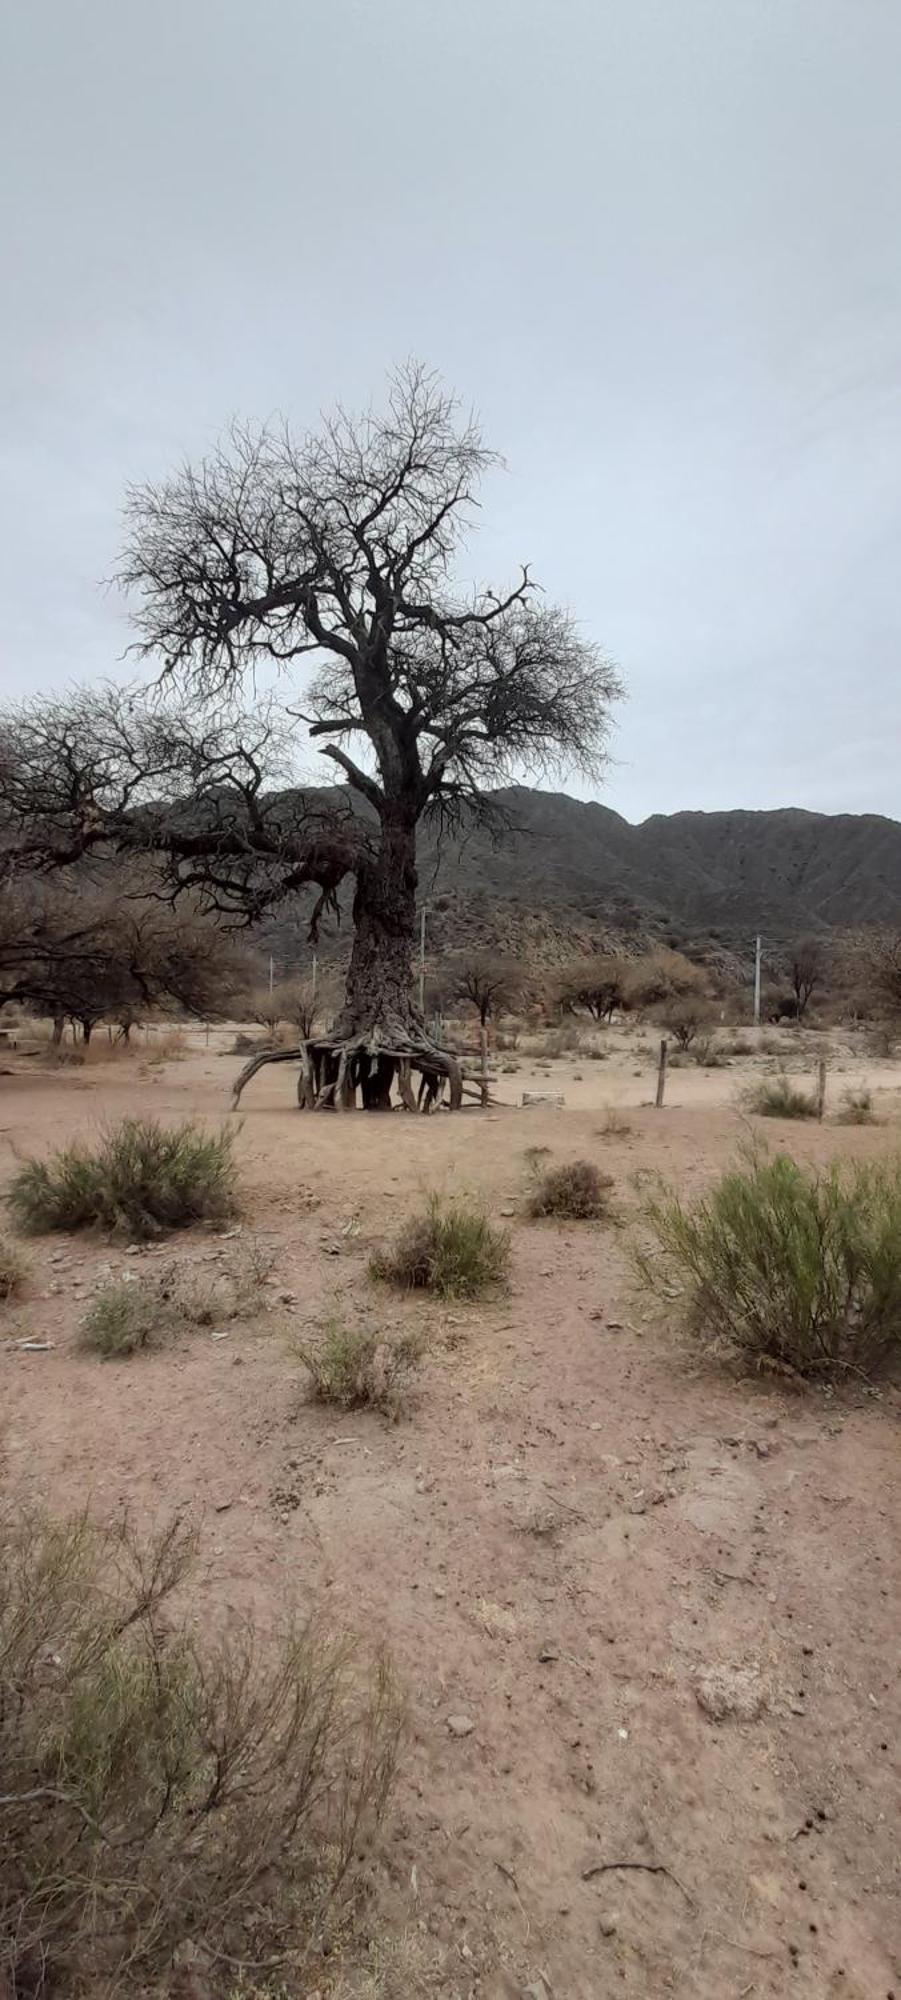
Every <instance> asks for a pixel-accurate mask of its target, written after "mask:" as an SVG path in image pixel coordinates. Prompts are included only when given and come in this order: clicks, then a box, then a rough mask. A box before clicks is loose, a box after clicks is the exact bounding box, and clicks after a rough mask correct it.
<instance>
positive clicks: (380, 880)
mask: <svg viewBox="0 0 901 2000" xmlns="http://www.w3.org/2000/svg"><path fill="white" fill-rule="evenodd" d="M416 881H417V876H416V817H415V814H413V813H410V812H407V811H404V810H401V809H398V810H396V811H395V812H393V813H392V812H390V811H386V812H385V813H384V814H383V816H382V832H381V841H380V845H379V848H378V851H377V853H376V854H375V855H374V856H372V858H370V857H368V856H367V857H365V858H364V859H363V861H361V862H360V863H359V864H358V867H357V876H356V891H355V894H354V901H353V926H354V940H353V948H352V951H351V958H350V966H349V968H348V973H347V983H346V985H345V989H344V1004H343V1006H342V1008H341V1012H340V1014H339V1015H338V1018H337V1020H336V1021H335V1023H334V1026H333V1027H332V1028H331V1029H330V1030H329V1031H328V1033H327V1034H325V1035H316V1036H308V1037H305V1039H304V1041H303V1042H302V1044H301V1046H300V1048H299V1049H288V1050H279V1051H278V1052H274V1051H267V1052H264V1053H261V1054H260V1055H257V1056H253V1057H252V1058H251V1060H250V1062H249V1063H247V1064H246V1065H245V1067H244V1069H243V1070H242V1071H241V1074H240V1076H239V1077H238V1079H237V1082H236V1084H235V1095H234V1102H235V1104H237V1103H238V1101H239V1099H240V1095H241V1092H242V1090H243V1089H244V1085H245V1084H246V1083H249V1081H250V1078H251V1077H252V1076H254V1075H255V1074H256V1072H257V1070H258V1069H261V1068H262V1067H263V1065H264V1064H265V1063H268V1062H285V1061H290V1060H292V1059H294V1060H296V1058H297V1057H298V1056H299V1057H300V1065H301V1067H300V1075H299V1078H298V1085H297V1102H298V1104H299V1105H300V1106H301V1108H302V1109H303V1110H345V1111H346V1110H349V1109H350V1108H351V1107H352V1106H353V1105H354V1104H355V1103H356V1102H357V1097H358V1093H359V1097H360V1098H361V1100H362V1103H363V1107H364V1109H365V1110H366V1111H390V1110H391V1092H392V1088H393V1087H394V1086H395V1085H396V1087H397V1090H398V1092H399V1095H400V1099H401V1102H402V1104H403V1106H404V1109H405V1110H407V1111H415V1110H416V1109H417V1101H416V1096H415V1094H414V1089H413V1081H412V1075H413V1072H414V1071H417V1072H418V1073H419V1076H420V1077H421V1079H422V1081H421V1087H420V1105H421V1107H422V1108H423V1109H425V1110H428V1109H429V1108H430V1107H431V1105H432V1104H433V1103H434V1102H435V1099H436V1097H437V1095H438V1093H439V1091H440V1089H441V1088H442V1087H443V1086H444V1085H445V1084H447V1085H449V1089H450V1100H449V1101H450V1106H451V1109H452V1110H454V1109H456V1108H457V1107H458V1106H459V1104H460V1100H461V1094H462V1078H461V1074H460V1066H459V1064H458V1063H457V1061H456V1059H455V1058H454V1057H453V1056H452V1055H451V1054H450V1053H449V1051H448V1050H446V1049H441V1048H440V1047H439V1046H438V1044H437V1043H436V1042H434V1041H433V1040H432V1037H431V1036H430V1034H429V1032H428V1029H427V1028H426V1025H425V1022H424V1021H423V1019H422V1017H421V1015H420V1012H419V1008H418V1006H417V1004H416V1000H415V998H414V993H413V952H414V948H415V942H416Z"/></svg>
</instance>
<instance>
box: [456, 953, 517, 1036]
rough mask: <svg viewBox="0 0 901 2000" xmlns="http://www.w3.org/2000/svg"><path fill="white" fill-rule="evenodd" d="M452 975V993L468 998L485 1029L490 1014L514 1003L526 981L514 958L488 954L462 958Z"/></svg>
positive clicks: (461, 998) (460, 997)
mask: <svg viewBox="0 0 901 2000" xmlns="http://www.w3.org/2000/svg"><path fill="white" fill-rule="evenodd" d="M449 975H450V976H449V982H448V984H449V991H450V994H451V996H452V997H453V998H454V999H456V1000H468V1001H469V1003H470V1006H472V1007H474V1008H475V1010H476V1013H477V1014H478V1017H479V1020H480V1022H481V1025H482V1027H483V1028H484V1027H485V1026H486V1025H487V1023H488V1020H489V1018H490V1017H492V1016H494V1015H495V1014H498V1013H500V1011H501V1009H502V1008H505V1007H510V1006H511V1005H512V1004H513V1002H514V1000H515V999H516V997H517V994H518V993H520V992H521V990H522V984H523V974H522V970H521V968H520V967H519V966H517V965H515V964H514V963H513V960H512V959H505V958H498V957H495V956H493V955H488V954H484V955H482V954H479V955H478V956H475V957H472V958H463V959H461V960H459V961H458V962H457V964H456V966H451V967H450V968H449Z"/></svg>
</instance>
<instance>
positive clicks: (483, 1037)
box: [479, 1021, 488, 1111]
mask: <svg viewBox="0 0 901 2000" xmlns="http://www.w3.org/2000/svg"><path fill="white" fill-rule="evenodd" d="M479 1043H480V1047H481V1052H482V1079H481V1081H482V1110H483V1111H485V1110H487V1108H488V1028H487V1026H486V1023H485V1022H484V1021H483V1022H482V1023H481V1027H480V1030H479Z"/></svg>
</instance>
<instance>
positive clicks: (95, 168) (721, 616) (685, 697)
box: [0, 0, 901, 818]
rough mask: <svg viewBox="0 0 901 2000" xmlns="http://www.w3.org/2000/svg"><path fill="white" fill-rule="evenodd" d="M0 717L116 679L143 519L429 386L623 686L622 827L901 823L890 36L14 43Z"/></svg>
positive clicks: (331, 0) (696, 13) (183, 34)
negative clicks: (229, 425)
mask: <svg viewBox="0 0 901 2000" xmlns="http://www.w3.org/2000/svg"><path fill="white" fill-rule="evenodd" d="M4 41H5V49H4V62H3V77H2V84H0V93H2V105H0V110H2V120H0V149H2V154H3V161H2V167H3V171H2V176H0V187H2V241H3V269H4V277H5V287H4V290H5V306H4V311H3V316H2V324H0V384H2V389H0V394H2V430H0V453H2V470H3V481H2V497H0V590H2V603H3V606H4V611H5V618H4V626H3V673H4V688H5V692H6V693H7V694H8V693H11V692H12V693H19V692H22V691H24V690H25V689H26V688H32V687H34V688H48V687H51V686H56V685H60V684H62V683H65V682H68V681H71V680H73V679H79V678H83V677H86V676H91V675H99V674H101V673H104V672H107V671H109V669H110V667H111V666H112V665H113V663H114V661H115V659H116V656H117V655H118V654H119V653H121V650H122V647H123V645H124V644H125V642H126V640H127V626H126V623H125V619H124V614H123V610H122V607H121V605H120V604H119V602H118V601H117V600H116V599H115V597H110V596H109V595H106V594H104V593H103V592H102V591H101V590H100V589H99V587H98V584H99V580H100V579H101V578H102V577H103V576H104V575H105V574H107V573H108V572H109V571H110V569H111V568H112V567H113V565H114V561H115V554H116V548H117V542H118V535H119V509H120V505H121V499H122V493H123V489H124V486H125V483H126V482H127V481H128V480H129V479H136V478H143V477H146V476H152V475H155V474H159V473H161V472H163V471H165V470H166V469H167V468H168V467H169V466H170V465H171V464H172V463H173V462H174V461H176V460H178V459H180V458H181V457H182V456H184V455H186V454H188V455H192V454H195V453H198V452H201V451H203V449H204V448H205V447H206V446H207V445H208V444H209V443H210V441H211V440H212V438H213V437H214V436H215V434H216V432H217V430H218V429H219V428H220V426H221V424H222V423H223V421H224V420H226V419H227V418H228V417H229V416H230V415H231V414H233V413H238V414H242V415H248V416H261V417H262V416H266V415H268V414H271V413H272V412H274V411H276V410H282V411H285V412H286V413H288V414H290V415H291V416H292V418H293V419H294V420H295V421H296V423H297V424H298V426H300V427H302V426H303V425H304V424H305V423H307V422H309V421H312V420H314V419H315V415H316V412H317V410H318V409H319V408H320V407H321V406H323V405H326V404H329V403H331V402H332V401H334V400H335V399H336V398H338V397H341V398H342V399H343V400H345V401H346V402H348V403H351V404H353V403H355V402H362V401H365V400H367V399H368V397H369V395H370V394H371V393H372V392H373V391H377V390H378V388H379V384H380V381H381V378H382V376H383V374H384V371H385V370H386V369H387V368H388V367H390V366H391V365H392V363H393V362H395V361H396V360H398V359H400V358H402V357H403V356H405V355H406V354H408V353H410V352H415V353H417V354H419V355H422V356H423V357H425V358H426V359H428V360H429V361H430V362H432V363H433V364H434V365H435V366H437V367H438V368H440V370H441V371H442V373H443V374H444V375H445V377H446V378H447V379H449V380H450V381H452V382H453V383H454V384H455V385H456V386H457V387H458V388H459V389H460V391H461V392H462V393H463V395H464V396H465V397H467V398H470V397H471V398H472V400H473V401H474V402H475V403H476V404H477V406H478V407H479V409H480V411H481V413H482V417H483V420H484V423H485V428H486V431H487V433H488V435H489V437H490V439H491V441H492V442H494V443H496V444H497V445H498V446H499V447H500V448H501V449H502V450H503V451H504V452H505V454H506V457H507V460H508V463H509V467H510V470H509V473H508V474H507V475H506V476H504V477H501V476H498V477H497V478H495V479H493V480H492V482H491V484H490V487H489V490H488V491H487V492H486V495H485V514H484V520H483V525H482V528H481V531H480V533H479V536H478V538H477V540H476V543H475V544H474V548H473V558H472V560H473V568H474V570H475V571H476V572H477V573H479V574H484V573H487V574H491V575H500V576H503V575H505V574H507V573H509V572H510V571H512V570H513V569H514V568H515V565H516V563H517V562H518V561H519V560H520V559H521V558H522V557H524V556H528V557H529V558H531V559H532V560H533V562H534V564H535V569H536V574H537V575H538V576H539V577H540V578H541V580H542V582H543V583H544V584H545V585H546V586H547V588H548V590H549V591H550V592H551V593H552V594H553V595H555V596H559V597H561V598H563V599H564V600H566V601H568V602H569V603H570V604H572V605H573V606H574V608H575V609H576V611H577V612H578V614H579V616H580V618H581V619H582V620H583V622H584V625H585V628H586V630H588V631H589V632H590V633H591V634H592V635H593V636H595V637H597V638H598V639H600V640H602V641H603V642H604V643H605V644H606V645H607V646H608V648H609V649H610V650H611V651H612V652H613V653H615V655H616V656H617V658H618V659H619V660H620V662H621V664H622V666H623V669H624V672H625V675H626V678H627V680H628V683H629V687H630V696H631V699H630V701H629V704H628V706H627V707H626V708H625V709H624V711H623V713H622V717H621V721H620V728H619V731H618V737H617V743H616V756H617V758H618V760H619V761H618V763H617V766H616V767H615V769H614V771H613V772H612V774H611V780H610V784H609V786H608V789H607V793H606V797H607V798H608V800H609V802H610V803H612V804H614V805H616V806H617V807H618V808H619V809H620V810H622V811H624V812H625V813H627V814H628V815H629V817H633V818H634V817H640V816H642V815H644V814H645V813H648V812H652V811H656V810H671V809H675V808H677V807H679V806H693V807H716V806H725V805H730V804H742V805H761V806H763V805H774V804H788V803H797V804H803V805H809V806H815V807H820V808H823V809H825V810H831V811H838V810H852V811H861V810H875V811H884V812H890V813H894V812H896V811H897V810H898V807H899V797H898V787H897V776H896V770H897V749H896V744H897V739H898V733H899V723H901V678H899V675H898V672H897V654H898V640H899V627H901V617H899V613H901V602H899V599H901V582H899V577H901V566H899V560H898V534H899V511H901V510H899V488H901V265H899V259H898V242H899V223H901V213H899V211H901V121H899V119H898V116H897V78H898V75H899V68H901V9H898V8H897V7H895V6H894V5H892V4H891V0H481V4H477V0H454V4H453V5H448V4H446V0H368V4H364V0H356V4H355V3H354V0H258V4H257V5H256V6H255V7H254V8H250V7H248V6H247V5H246V0H241V4H238V0H181V4H180V5H178V6H176V5H175V4H174V0H162V3H161V4H157V6H156V7H155V8H153V9H152V10H150V9H147V8H144V7H138V6H135V5H129V4H127V0H126V4H123V0H48V3H47V4H46V5H44V6H42V7H32V8H29V7H24V6H23V7H20V8H18V9H15V10H12V9H9V10H7V19H6V24H5V29H4Z"/></svg>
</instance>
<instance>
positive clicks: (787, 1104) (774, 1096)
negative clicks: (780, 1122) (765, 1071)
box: [745, 1076, 817, 1118]
mask: <svg viewBox="0 0 901 2000" xmlns="http://www.w3.org/2000/svg"><path fill="white" fill-rule="evenodd" d="M745 1103H746V1105H747V1107H748V1110H749V1111H755V1112H756V1113H757V1116H758V1118H815V1117H816V1115H817V1106H816V1098H814V1097H811V1096H809V1095H808V1093H807V1092H806V1091H804V1090H796V1089H795V1087H794V1085H793V1084H791V1083H789V1080H788V1077H787V1076H774V1077H769V1078H766V1079H764V1081H763V1082H762V1083H757V1084H754V1086H753V1087H752V1089H751V1090H749V1091H748V1092H747V1095H746V1097H745Z"/></svg>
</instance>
